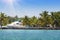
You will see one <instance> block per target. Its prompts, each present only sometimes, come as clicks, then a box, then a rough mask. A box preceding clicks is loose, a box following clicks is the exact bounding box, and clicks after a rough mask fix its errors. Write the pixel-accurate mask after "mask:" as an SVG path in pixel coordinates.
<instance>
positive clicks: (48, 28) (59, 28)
mask: <svg viewBox="0 0 60 40" xmlns="http://www.w3.org/2000/svg"><path fill="white" fill-rule="evenodd" d="M0 29H23V30H60V27H56V28H50V27H44V28H37V27H33V28H0Z"/></svg>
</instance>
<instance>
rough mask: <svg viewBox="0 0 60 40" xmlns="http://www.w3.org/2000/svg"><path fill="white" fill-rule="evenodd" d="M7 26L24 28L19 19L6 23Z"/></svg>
mask: <svg viewBox="0 0 60 40" xmlns="http://www.w3.org/2000/svg"><path fill="white" fill-rule="evenodd" d="M7 27H8V28H24V27H25V26H23V23H22V22H21V21H15V22H12V23H11V24H8V25H7Z"/></svg>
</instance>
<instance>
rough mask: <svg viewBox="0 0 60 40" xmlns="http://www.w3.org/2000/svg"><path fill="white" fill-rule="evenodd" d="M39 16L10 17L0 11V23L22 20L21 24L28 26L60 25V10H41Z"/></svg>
mask: <svg viewBox="0 0 60 40" xmlns="http://www.w3.org/2000/svg"><path fill="white" fill-rule="evenodd" d="M39 15H40V17H35V16H33V17H28V16H25V17H22V18H19V17H18V16H15V17H11V16H7V15H6V14H5V13H2V12H0V25H7V24H9V23H11V22H14V21H18V20H19V21H20V20H22V23H23V25H28V26H29V27H49V26H50V27H59V26H60V11H57V12H48V11H43V12H42V13H40V14H39Z"/></svg>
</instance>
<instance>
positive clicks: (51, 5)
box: [0, 0, 60, 17]
mask: <svg viewBox="0 0 60 40" xmlns="http://www.w3.org/2000/svg"><path fill="white" fill-rule="evenodd" d="M43 11H49V12H52V11H60V0H0V12H3V13H5V14H6V15H8V16H16V15H17V16H18V17H24V16H29V17H32V16H36V17H39V14H40V13H41V12H43Z"/></svg>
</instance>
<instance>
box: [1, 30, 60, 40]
mask: <svg viewBox="0 0 60 40" xmlns="http://www.w3.org/2000/svg"><path fill="white" fill-rule="evenodd" d="M0 40H60V30H0Z"/></svg>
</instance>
